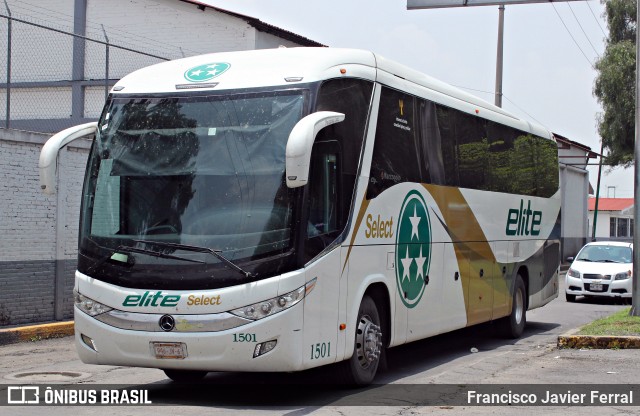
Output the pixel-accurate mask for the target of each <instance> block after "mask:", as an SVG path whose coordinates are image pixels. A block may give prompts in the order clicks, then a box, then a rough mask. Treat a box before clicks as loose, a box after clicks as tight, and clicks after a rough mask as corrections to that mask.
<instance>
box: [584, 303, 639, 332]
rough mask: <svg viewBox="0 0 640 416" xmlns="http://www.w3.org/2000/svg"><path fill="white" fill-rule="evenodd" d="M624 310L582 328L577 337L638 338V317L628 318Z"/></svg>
mask: <svg viewBox="0 0 640 416" xmlns="http://www.w3.org/2000/svg"><path fill="white" fill-rule="evenodd" d="M630 310H631V308H625V309H623V310H620V311H618V312H616V313H614V314H613V315H611V316H607V317H606V318H602V319H598V320H597V321H593V322H591V323H590V324H588V325H585V326H583V327H582V329H581V330H580V332H578V333H577V335H635V336H640V316H629V311H630Z"/></svg>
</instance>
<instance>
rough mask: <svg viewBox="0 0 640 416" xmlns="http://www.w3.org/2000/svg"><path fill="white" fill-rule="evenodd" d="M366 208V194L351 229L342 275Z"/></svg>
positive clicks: (367, 202) (367, 204)
mask: <svg viewBox="0 0 640 416" xmlns="http://www.w3.org/2000/svg"><path fill="white" fill-rule="evenodd" d="M367 208H369V200H368V199H367V196H366V193H365V196H364V198H363V199H362V203H361V204H360V210H359V211H358V216H357V217H356V223H355V226H354V227H353V233H351V241H350V242H349V249H348V250H347V256H346V257H345V259H344V264H343V265H342V273H344V269H345V268H346V267H347V262H348V261H349V256H350V255H351V249H352V248H353V242H354V241H355V239H356V236H357V235H358V230H359V229H360V225H361V224H362V219H363V218H364V214H365V213H366V212H367Z"/></svg>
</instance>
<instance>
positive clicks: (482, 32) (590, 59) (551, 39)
mask: <svg viewBox="0 0 640 416" xmlns="http://www.w3.org/2000/svg"><path fill="white" fill-rule="evenodd" d="M200 1H202V2H204V3H207V4H210V5H212V6H215V7H219V8H222V9H225V10H229V11H233V12H237V13H241V14H244V15H248V16H251V17H255V18H258V19H260V20H262V21H263V22H265V23H269V24H271V25H274V26H277V27H279V28H282V29H285V30H288V31H291V32H294V33H296V34H298V35H301V36H304V37H307V38H309V39H312V40H314V41H317V42H320V43H323V44H325V45H327V46H329V47H345V48H358V49H367V50H370V51H373V52H375V53H378V54H381V55H382V56H384V57H386V58H389V59H392V60H395V61H397V62H399V63H402V64H404V65H407V66H409V67H412V68H414V69H417V70H419V71H421V72H424V73H426V74H428V75H431V76H433V77H435V78H438V79H440V80H442V81H444V82H447V83H449V84H451V85H454V86H457V87H461V88H463V89H464V90H465V91H467V92H469V93H471V94H474V95H477V96H478V97H480V98H482V99H485V100H487V101H489V102H491V103H493V102H494V95H493V91H495V78H496V75H495V72H496V48H497V37H498V7H497V6H484V7H458V8H450V9H431V10H407V7H406V0H323V1H313V2H310V1H300V0H200ZM603 12H604V6H603V5H601V4H600V2H599V1H598V0H591V1H588V2H587V1H571V2H557V3H556V2H554V3H542V4H527V5H511V6H507V7H506V10H505V29H504V69H503V94H504V97H503V108H504V109H505V110H507V111H510V112H512V113H514V114H515V115H517V116H519V117H521V118H524V119H528V120H531V121H535V122H538V123H540V124H542V125H543V126H545V127H546V128H547V129H548V130H550V131H552V132H554V133H557V134H560V135H562V136H564V137H567V138H568V139H570V140H573V141H576V142H578V143H582V144H584V145H586V146H589V147H591V149H592V150H593V151H595V152H599V151H600V138H599V136H598V132H597V128H596V117H597V114H598V113H600V112H601V111H602V108H601V107H600V105H599V104H598V102H597V100H596V99H595V97H594V96H593V94H592V91H593V83H594V80H595V77H596V75H597V74H596V71H595V69H594V68H593V65H594V64H595V62H596V60H597V59H598V57H599V56H601V55H602V54H603V52H604V45H605V44H604V39H605V37H606V35H605V33H607V26H606V21H605V19H604V17H603ZM592 162H593V160H592ZM607 171H608V169H607V168H603V176H602V183H601V192H600V196H601V197H607V196H609V197H614V196H615V197H618V198H631V197H633V176H634V174H633V169H632V168H629V169H622V168H616V169H614V170H613V171H611V172H607ZM597 174H598V167H597V166H592V167H590V168H589V179H590V182H591V184H592V186H593V188H594V189H595V188H596V182H597Z"/></svg>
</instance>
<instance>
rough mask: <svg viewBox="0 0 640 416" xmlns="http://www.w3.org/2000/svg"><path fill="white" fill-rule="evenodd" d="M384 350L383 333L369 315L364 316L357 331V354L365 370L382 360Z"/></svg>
mask: <svg viewBox="0 0 640 416" xmlns="http://www.w3.org/2000/svg"><path fill="white" fill-rule="evenodd" d="M381 350H382V331H381V330H380V327H379V326H378V325H376V324H375V323H374V322H373V320H372V319H371V318H370V317H369V315H363V316H362V317H361V318H360V321H359V322H358V329H357V331H356V354H357V356H358V362H359V363H360V366H361V367H362V368H364V369H367V368H369V367H370V366H371V365H373V364H374V363H375V362H376V361H377V360H378V359H379V358H380V351H381Z"/></svg>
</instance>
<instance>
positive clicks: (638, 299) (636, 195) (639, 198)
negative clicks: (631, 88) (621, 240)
mask: <svg viewBox="0 0 640 416" xmlns="http://www.w3.org/2000/svg"><path fill="white" fill-rule="evenodd" d="M638 18H640V2H638V4H637V5H636V19H638ZM636 22H640V20H636ZM639 51H640V30H638V28H637V25H636V143H635V148H634V157H633V159H634V161H633V167H634V169H635V180H634V184H633V247H634V250H633V286H632V288H631V304H632V306H631V311H629V315H631V316H640V287H638V286H639V283H638V272H640V267H639V266H638V265H639V264H640V250H639V249H640V240H639V239H640V236H638V234H640V226H639V225H638V219H640V128H638V127H639V126H640V91H639V90H638V87H640V63H639V62H640V54H639V53H638V52H639Z"/></svg>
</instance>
